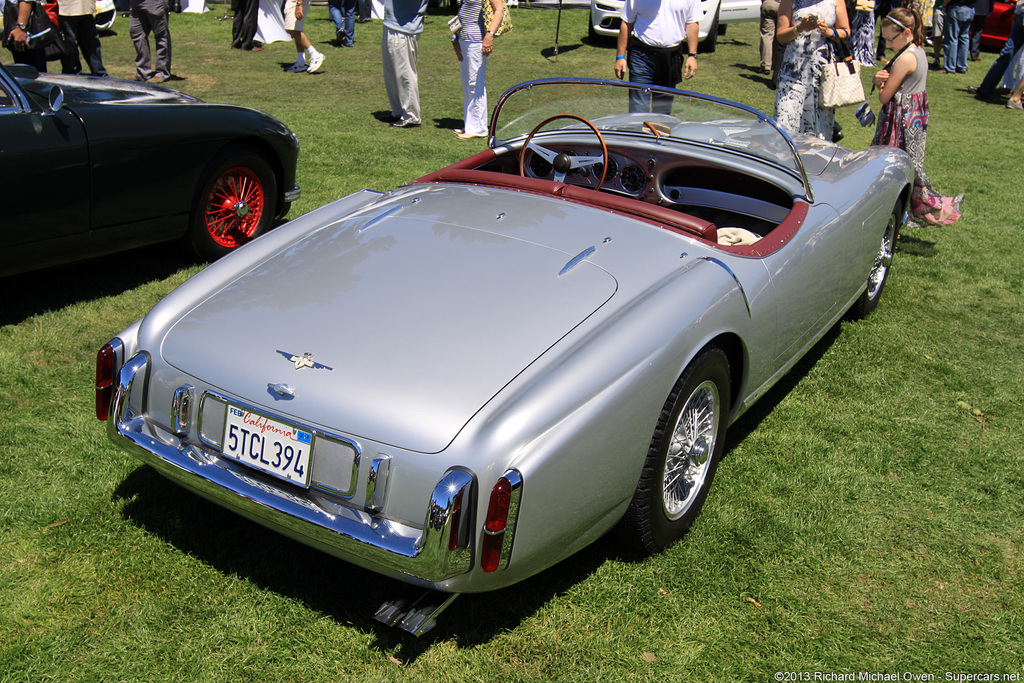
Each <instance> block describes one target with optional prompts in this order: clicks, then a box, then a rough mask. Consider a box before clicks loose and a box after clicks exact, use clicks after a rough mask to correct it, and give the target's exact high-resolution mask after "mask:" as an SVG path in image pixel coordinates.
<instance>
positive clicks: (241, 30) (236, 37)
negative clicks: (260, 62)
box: [231, 0, 260, 50]
mask: <svg viewBox="0 0 1024 683" xmlns="http://www.w3.org/2000/svg"><path fill="white" fill-rule="evenodd" d="M259 9H260V0H236V4H235V19H234V21H232V22H231V47H233V48H236V49H239V50H251V49H252V39H253V38H255V37H256V28H257V22H258V21H259Z"/></svg>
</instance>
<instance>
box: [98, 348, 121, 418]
mask: <svg viewBox="0 0 1024 683" xmlns="http://www.w3.org/2000/svg"><path fill="white" fill-rule="evenodd" d="M116 356H117V354H116V353H115V352H114V347H113V346H112V345H111V344H110V343H107V344H104V345H103V348H102V349H100V350H99V353H97V354H96V419H97V420H106V419H107V417H108V416H109V415H108V414H109V413H110V399H111V398H113V397H114V365H115V359H116Z"/></svg>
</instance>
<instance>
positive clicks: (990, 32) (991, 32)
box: [981, 0, 1014, 48]
mask: <svg viewBox="0 0 1024 683" xmlns="http://www.w3.org/2000/svg"><path fill="white" fill-rule="evenodd" d="M1013 8H1014V3H1012V2H999V1H998V0H997V1H996V3H995V6H994V7H993V8H992V14H990V15H988V19H986V20H985V25H984V26H982V27H981V44H982V45H985V46H986V47H995V48H1002V47H1003V45H1004V44H1005V43H1006V39H1007V38H1008V37H1009V35H1010V25H1011V24H1013Z"/></svg>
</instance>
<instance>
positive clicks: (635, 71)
mask: <svg viewBox="0 0 1024 683" xmlns="http://www.w3.org/2000/svg"><path fill="white" fill-rule="evenodd" d="M626 67H627V68H628V69H629V80H630V81H631V82H633V83H648V84H650V85H665V86H668V87H670V88H672V87H675V84H674V83H668V82H667V81H668V80H670V79H669V78H668V74H667V73H665V72H667V71H668V70H667V69H666V68H665V67H664V66H663V65H662V64H659V60H658V59H657V55H654V54H652V53H650V52H647V51H645V50H644V49H643V48H633V49H630V51H629V54H628V55H627V58H626ZM629 111H630V112H631V113H632V112H645V113H646V112H654V113H655V114H669V113H671V112H672V97H671V96H670V95H651V94H650V93H643V92H640V91H638V90H630V91H629Z"/></svg>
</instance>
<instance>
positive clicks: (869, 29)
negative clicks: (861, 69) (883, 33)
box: [846, 0, 875, 66]
mask: <svg viewBox="0 0 1024 683" xmlns="http://www.w3.org/2000/svg"><path fill="white" fill-rule="evenodd" d="M846 12H847V14H849V15H850V31H851V34H850V54H851V55H853V58H854V59H855V60H857V61H858V62H860V63H861V65H863V66H874V65H875V3H874V2H873V1H871V0H858V2H856V3H854V5H853V11H852V14H851V11H850V7H849V6H847V8H846Z"/></svg>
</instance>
